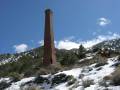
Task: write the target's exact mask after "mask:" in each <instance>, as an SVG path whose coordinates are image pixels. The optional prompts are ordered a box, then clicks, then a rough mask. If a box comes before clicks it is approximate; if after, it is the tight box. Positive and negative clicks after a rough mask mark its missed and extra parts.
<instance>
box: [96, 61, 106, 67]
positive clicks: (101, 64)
mask: <svg viewBox="0 0 120 90" xmlns="http://www.w3.org/2000/svg"><path fill="white" fill-rule="evenodd" d="M105 64H107V62H102V63H97V64H96V65H95V68H97V67H100V66H104V65H105Z"/></svg>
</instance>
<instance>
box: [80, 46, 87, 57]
mask: <svg viewBox="0 0 120 90" xmlns="http://www.w3.org/2000/svg"><path fill="white" fill-rule="evenodd" d="M85 54H86V49H85V48H84V47H83V45H80V46H79V49H78V57H79V59H82V58H85V56H86V55H85Z"/></svg>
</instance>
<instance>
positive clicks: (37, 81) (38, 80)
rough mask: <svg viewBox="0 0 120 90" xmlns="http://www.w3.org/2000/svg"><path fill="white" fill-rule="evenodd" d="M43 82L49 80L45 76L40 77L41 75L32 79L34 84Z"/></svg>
mask: <svg viewBox="0 0 120 90" xmlns="http://www.w3.org/2000/svg"><path fill="white" fill-rule="evenodd" d="M44 82H47V83H49V80H48V79H47V78H45V77H41V76H37V77H36V78H35V80H34V83H36V84H41V83H44Z"/></svg>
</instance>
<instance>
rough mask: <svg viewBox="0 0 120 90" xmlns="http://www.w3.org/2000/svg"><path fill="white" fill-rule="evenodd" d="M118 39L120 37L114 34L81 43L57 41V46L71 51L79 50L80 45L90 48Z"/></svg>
mask: <svg viewBox="0 0 120 90" xmlns="http://www.w3.org/2000/svg"><path fill="white" fill-rule="evenodd" d="M116 38H120V35H118V34H116V33H113V34H111V35H99V36H97V37H96V38H95V39H92V40H87V41H80V42H76V41H71V40H60V41H56V45H55V46H56V48H58V49H67V50H70V49H73V48H79V45H81V44H82V45H83V46H84V47H85V48H90V47H92V46H93V45H96V44H98V43H100V42H102V41H105V40H112V39H116Z"/></svg>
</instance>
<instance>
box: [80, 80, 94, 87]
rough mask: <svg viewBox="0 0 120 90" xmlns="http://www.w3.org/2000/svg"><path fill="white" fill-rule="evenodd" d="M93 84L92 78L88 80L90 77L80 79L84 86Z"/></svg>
mask: <svg viewBox="0 0 120 90" xmlns="http://www.w3.org/2000/svg"><path fill="white" fill-rule="evenodd" d="M93 84H94V82H93V80H90V79H87V80H82V85H83V86H84V88H86V87H90V85H93Z"/></svg>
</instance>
